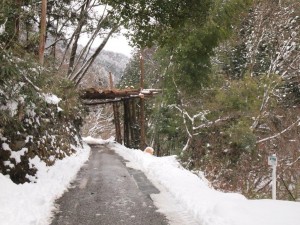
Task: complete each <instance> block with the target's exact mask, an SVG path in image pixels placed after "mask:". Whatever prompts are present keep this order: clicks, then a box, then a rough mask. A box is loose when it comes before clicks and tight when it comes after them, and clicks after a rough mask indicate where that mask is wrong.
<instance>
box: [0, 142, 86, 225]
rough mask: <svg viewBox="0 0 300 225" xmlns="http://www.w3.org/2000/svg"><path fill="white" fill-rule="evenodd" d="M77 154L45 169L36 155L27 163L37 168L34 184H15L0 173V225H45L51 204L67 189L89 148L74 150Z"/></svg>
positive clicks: (52, 208) (47, 222)
mask: <svg viewBox="0 0 300 225" xmlns="http://www.w3.org/2000/svg"><path fill="white" fill-rule="evenodd" d="M73 148H74V149H76V153H74V154H73V155H71V156H68V157H65V158H64V159H62V160H56V162H55V164H54V166H51V167H48V166H46V163H45V162H43V161H41V160H40V159H39V158H38V157H37V156H36V157H35V158H33V159H31V160H30V163H33V164H34V165H35V167H36V168H37V169H38V171H37V174H36V176H37V180H36V183H24V184H19V185H17V184H15V183H13V182H12V181H11V180H10V178H9V177H8V176H4V175H2V174H0V187H1V191H0V224H1V225H46V224H49V219H50V217H51V211H52V210H54V208H55V207H54V201H55V199H57V198H59V197H60V196H61V195H62V194H63V192H64V191H65V190H66V189H67V188H68V187H69V185H70V182H71V181H72V180H73V179H74V178H75V176H76V174H77V172H78V171H79V169H80V167H81V166H82V165H83V163H84V162H85V161H86V160H87V159H88V157H89V153H90V148H89V147H88V146H87V145H84V148H76V147H73Z"/></svg>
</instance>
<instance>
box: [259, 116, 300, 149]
mask: <svg viewBox="0 0 300 225" xmlns="http://www.w3.org/2000/svg"><path fill="white" fill-rule="evenodd" d="M299 121H300V118H298V119H297V120H296V121H295V122H294V123H292V124H291V125H290V126H289V127H287V128H285V129H284V130H283V131H281V132H279V133H277V134H275V135H273V136H271V137H267V138H263V139H261V140H259V141H257V142H256V143H257V144H259V143H261V142H264V141H268V140H271V139H274V138H276V137H278V136H280V135H282V134H284V133H285V132H287V131H289V130H290V129H291V128H293V127H294V126H295V125H296V124H297V123H299Z"/></svg>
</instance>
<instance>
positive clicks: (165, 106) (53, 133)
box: [0, 0, 300, 200]
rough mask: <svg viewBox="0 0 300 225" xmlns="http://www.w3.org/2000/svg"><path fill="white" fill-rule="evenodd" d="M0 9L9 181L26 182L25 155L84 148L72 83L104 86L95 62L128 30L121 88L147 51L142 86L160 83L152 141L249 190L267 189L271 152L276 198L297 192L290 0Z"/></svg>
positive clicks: (153, 104)
mask: <svg viewBox="0 0 300 225" xmlns="http://www.w3.org/2000/svg"><path fill="white" fill-rule="evenodd" d="M0 10H1V11H0V59H1V61H0V73H1V75H0V101H1V105H0V114H1V117H0V140H1V145H0V172H1V173H3V174H5V175H6V174H8V175H10V177H11V179H12V180H13V181H14V182H16V183H20V182H21V183H22V182H26V181H32V180H34V179H33V178H34V174H35V168H34V166H33V165H31V164H29V161H28V159H29V158H34V157H36V156H38V157H39V158H41V159H42V160H44V161H45V162H47V163H48V165H51V164H53V163H55V160H56V159H60V158H63V157H64V156H65V155H69V154H72V146H73V145H79V144H80V142H81V139H80V133H79V132H80V127H81V125H82V121H83V118H84V116H85V115H86V110H84V107H83V106H82V104H81V101H80V100H79V94H78V90H79V89H80V88H81V87H86V86H89V84H90V83H91V85H93V86H95V85H97V86H101V85H105V82H106V81H104V80H103V77H104V76H106V74H104V75H103V74H101V73H106V72H104V71H105V70H101V69H99V68H98V67H97V66H95V62H96V61H97V60H98V61H99V59H98V56H99V55H100V53H102V52H103V48H104V46H105V44H106V43H107V41H108V40H109V38H111V37H112V36H113V35H114V34H117V33H118V32H119V31H120V30H124V29H127V30H128V33H127V35H128V37H130V40H131V44H132V45H133V46H135V47H136V52H135V53H134V54H133V57H132V59H131V61H130V62H129V63H128V65H127V67H126V70H125V72H124V74H123V76H122V79H121V81H120V83H119V85H120V87H123V86H133V87H136V88H138V87H139V73H140V68H139V66H140V62H139V60H140V55H143V57H144V59H145V77H146V78H145V79H146V80H145V87H147V88H159V89H162V90H163V91H162V93H161V94H160V95H159V96H157V97H156V98H154V99H153V100H151V101H147V104H148V107H147V110H148V111H147V142H148V143H147V144H148V145H151V146H153V147H154V149H155V150H156V151H157V152H158V153H159V155H170V154H176V155H178V156H179V157H180V160H181V162H182V164H183V165H184V166H185V167H186V168H189V169H190V170H193V171H195V173H200V171H202V172H204V174H205V176H206V177H207V178H208V179H209V181H210V182H211V184H212V185H213V186H214V187H215V188H217V189H220V190H224V191H237V192H241V193H243V194H244V195H246V196H247V197H250V198H264V197H270V194H271V191H270V182H271V170H270V168H269V166H268V164H267V157H268V156H269V155H271V154H276V155H277V157H278V160H279V161H278V180H279V183H278V197H279V198H280V199H290V200H294V199H295V198H296V197H297V193H296V192H297V185H298V186H299V185H300V174H299V167H300V151H299V149H298V145H299V142H300V139H299V124H300V119H299V118H298V113H299V105H298V104H299V96H300V91H299V78H298V76H299V75H300V74H299V71H300V67H299V66H300V53H299V48H300V47H299V34H300V17H299V15H300V3H299V1H298V0H289V1H284V2H283V1H280V0H261V1H256V0H247V1H242V0H228V1H224V0H201V1H199V0H183V1H182V0H150V1H145V0H139V1H138V0H103V1H102V0H77V1H75V0H62V1H57V0H13V1H11V0H9V1H8V0H2V1H1V9H0ZM82 35H86V36H87V37H88V42H87V44H86V45H85V46H80V38H81V37H82ZM112 57H113V56H112ZM99 71H100V72H99ZM101 71H102V72H101ZM104 111H108V112H107V113H106V114H105V115H104V113H103V115H104V117H105V119H102V121H103V122H105V121H108V120H109V119H108V118H107V117H109V115H110V111H109V109H100V112H101V113H102V112H104ZM91 115H92V116H97V118H92V119H91V120H92V121H95V120H96V119H100V120H101V118H100V117H101V116H99V113H98V114H97V113H95V112H94V114H91ZM98 117H99V118H98ZM103 126H104V125H103ZM94 127H95V126H94ZM99 127H101V124H100V126H99ZM111 129H112V128H111ZM88 130H89V129H88ZM106 132H107V131H106ZM16 154H17V155H18V157H17V156H16Z"/></svg>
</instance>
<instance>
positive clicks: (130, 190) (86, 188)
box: [51, 145, 168, 225]
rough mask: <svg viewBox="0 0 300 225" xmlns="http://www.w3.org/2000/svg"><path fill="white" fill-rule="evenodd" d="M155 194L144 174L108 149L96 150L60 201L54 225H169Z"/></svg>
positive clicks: (98, 148)
mask: <svg viewBox="0 0 300 225" xmlns="http://www.w3.org/2000/svg"><path fill="white" fill-rule="evenodd" d="M154 193H159V191H158V190H157V189H156V188H155V187H154V186H153V185H152V184H151V183H150V182H149V180H148V179H147V178H146V177H145V175H144V174H143V173H142V172H140V171H137V170H134V169H130V168H127V167H126V166H125V162H124V160H123V159H122V158H121V157H120V156H118V155H116V154H115V153H114V152H113V151H111V150H109V149H108V147H106V146H105V145H97V146H93V147H92V154H91V156H90V159H89V161H88V162H87V163H86V164H85V165H84V166H83V167H82V169H81V170H80V172H79V173H78V175H77V179H76V180H75V181H74V182H73V184H72V188H70V189H69V191H68V192H66V193H65V194H64V195H63V196H62V197H61V198H60V199H59V200H57V202H56V203H57V206H58V210H57V212H56V213H55V215H54V217H53V221H52V223H51V225H98V224H99V225H121V224H122V225H167V224H168V222H167V219H166V218H165V216H164V215H162V214H160V213H158V212H156V210H157V208H156V207H155V206H154V205H153V202H152V199H151V197H150V194H154Z"/></svg>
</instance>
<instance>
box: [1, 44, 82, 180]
mask: <svg viewBox="0 0 300 225" xmlns="http://www.w3.org/2000/svg"><path fill="white" fill-rule="evenodd" d="M0 61H1V62H2V63H1V65H0V71H1V77H0V173H2V174H4V175H9V176H10V177H11V179H12V180H13V181H14V182H15V183H24V182H28V181H30V180H34V175H35V173H36V168H35V166H34V165H32V164H30V163H29V161H30V160H29V159H32V158H34V157H35V156H38V157H39V158H40V159H41V160H42V161H44V162H45V163H46V164H47V165H48V166H51V165H53V164H54V163H55V161H56V160H58V159H62V158H64V157H65V156H67V155H70V154H72V153H73V152H74V151H75V150H73V148H72V146H77V145H80V144H81V139H80V135H79V128H80V126H81V122H82V119H81V118H82V114H83V110H82V107H81V105H80V103H79V101H78V97H77V94H76V92H75V89H74V87H73V85H72V84H71V83H70V82H69V81H67V80H63V79H61V78H58V77H56V76H55V75H53V74H52V72H51V71H46V70H45V69H44V70H42V69H41V68H40V67H39V66H37V65H34V64H33V63H29V62H30V60H28V59H24V58H23V59H21V58H19V57H16V56H13V55H12V53H10V52H8V50H4V49H2V48H0ZM58 96H59V97H58Z"/></svg>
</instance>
